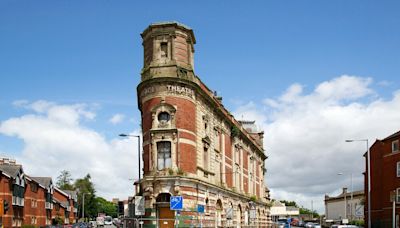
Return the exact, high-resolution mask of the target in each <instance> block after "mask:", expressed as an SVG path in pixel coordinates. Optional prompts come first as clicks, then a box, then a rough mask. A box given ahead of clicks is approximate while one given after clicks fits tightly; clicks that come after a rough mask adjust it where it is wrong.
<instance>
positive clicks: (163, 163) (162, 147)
mask: <svg viewBox="0 0 400 228" xmlns="http://www.w3.org/2000/svg"><path fill="white" fill-rule="evenodd" d="M171 165H172V164H171V142H168V141H162V142H158V143H157V168H158V170H163V169H166V168H170V167H171Z"/></svg>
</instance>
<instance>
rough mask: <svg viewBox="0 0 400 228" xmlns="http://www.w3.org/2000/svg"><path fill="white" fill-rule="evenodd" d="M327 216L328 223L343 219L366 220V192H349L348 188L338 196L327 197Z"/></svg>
mask: <svg viewBox="0 0 400 228" xmlns="http://www.w3.org/2000/svg"><path fill="white" fill-rule="evenodd" d="M325 215H326V221H327V222H335V221H341V220H342V219H348V221H352V220H363V219H364V191H362V190H361V191H354V192H353V194H352V193H351V192H347V188H343V191H342V193H341V194H340V195H338V196H328V195H325Z"/></svg>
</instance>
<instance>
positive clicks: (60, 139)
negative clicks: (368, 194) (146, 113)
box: [0, 0, 400, 212]
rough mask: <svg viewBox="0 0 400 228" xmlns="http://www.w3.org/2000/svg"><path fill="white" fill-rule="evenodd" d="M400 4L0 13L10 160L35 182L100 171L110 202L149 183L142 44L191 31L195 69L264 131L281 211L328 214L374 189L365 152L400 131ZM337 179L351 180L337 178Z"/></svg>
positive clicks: (3, 128) (88, 5)
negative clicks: (367, 179) (173, 26)
mask: <svg viewBox="0 0 400 228" xmlns="http://www.w3.org/2000/svg"><path fill="white" fill-rule="evenodd" d="M399 10H400V3H399V2H398V1H379V2H372V1H368V2H367V1H363V0H354V1H345V0H338V1H317V0H315V1H289V0H287V1H252V4H248V3H245V2H244V1H224V0H221V1H201V2H200V1H199V2H191V4H187V2H186V1H180V0H177V1H174V2H169V3H168V4H165V2H162V1H152V3H135V2H133V1H118V2H115V1H113V2H110V1H105V0H104V1H103V0H100V1H99V0H96V1H90V0H88V1H77V0H76V1H74V0H72V1H50V0H49V1H39V2H38V1H15V0H3V1H1V2H0V34H1V35H0V50H1V51H0V79H1V81H0V156H2V157H10V158H15V159H16V160H17V162H18V163H21V164H23V165H24V169H25V172H27V173H28V174H30V175H33V176H52V177H53V178H56V177H57V176H58V174H59V173H60V171H61V170H63V169H66V170H69V171H70V172H71V173H72V176H73V178H79V177H82V176H83V175H85V174H87V173H90V174H91V176H92V178H93V181H94V183H95V185H96V188H97V192H98V194H99V195H101V196H103V197H105V198H107V199H111V198H113V197H119V198H127V196H128V195H131V194H132V193H133V187H132V182H133V180H134V179H137V141H136V139H135V138H129V139H121V138H119V137H118V134H120V133H131V134H139V133H140V125H139V122H140V113H139V111H138V109H137V99H136V86H137V84H138V83H139V79H140V70H141V67H142V61H143V60H142V54H143V50H142V44H141V38H140V33H141V32H142V31H143V30H144V29H145V28H146V27H147V26H148V25H149V24H150V23H152V22H157V21H171V20H176V21H180V22H182V23H185V24H187V25H188V26H190V27H192V28H193V29H194V32H195V36H196V39H197V44H196V46H195V49H196V52H195V71H196V73H197V74H198V76H199V77H200V78H201V79H202V80H203V81H204V82H205V83H206V84H207V85H208V86H209V87H210V88H211V89H213V90H216V91H217V92H218V94H219V95H221V96H223V98H224V101H223V102H224V105H225V106H226V107H227V108H228V109H229V110H230V111H231V112H232V113H233V114H234V115H235V116H236V117H237V118H238V119H253V120H256V121H257V122H256V123H258V125H259V127H260V129H262V130H264V131H265V142H264V143H265V149H266V153H267V155H268V156H269V158H268V160H267V169H268V173H267V176H266V182H267V184H268V187H269V188H270V189H271V191H272V197H273V198H276V199H286V200H296V201H297V202H298V203H299V204H300V205H303V206H305V207H308V208H310V207H311V201H313V206H314V209H316V210H318V211H320V212H322V211H323V197H324V195H325V194H329V195H335V194H338V193H339V192H340V189H341V188H342V187H349V188H350V185H351V184H350V176H351V175H352V176H353V185H354V190H360V189H362V186H363V179H362V172H363V161H364V160H363V157H362V155H363V153H364V152H365V151H366V144H365V142H353V143H345V140H346V139H369V142H370V144H372V143H373V142H374V140H375V139H376V138H384V137H386V136H388V135H390V134H392V133H394V132H396V131H398V130H399V129H400V77H399V73H400V68H399V67H398V66H399V65H400V42H398V41H399V40H400V31H399V29H398V24H399V23H400V15H399V14H398V12H399ZM338 173H343V175H341V176H339V175H337V174H338Z"/></svg>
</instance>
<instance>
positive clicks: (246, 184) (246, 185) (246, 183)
mask: <svg viewBox="0 0 400 228" xmlns="http://www.w3.org/2000/svg"><path fill="white" fill-rule="evenodd" d="M243 188H244V189H243V190H244V192H245V193H249V179H248V178H247V177H245V176H244V177H243Z"/></svg>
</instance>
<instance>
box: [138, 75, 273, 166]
mask: <svg viewBox="0 0 400 228" xmlns="http://www.w3.org/2000/svg"><path fill="white" fill-rule="evenodd" d="M196 79H197V80H198V81H197V80H196V81H190V80H186V79H182V78H178V77H156V78H150V79H147V80H144V81H142V82H141V83H140V84H139V85H138V86H137V94H140V91H141V89H142V88H143V87H145V86H147V85H149V84H152V83H157V82H158V83H163V82H171V83H182V84H185V85H189V86H191V87H192V88H193V89H195V90H196V92H197V94H199V95H201V96H202V97H203V99H204V100H205V101H207V102H208V103H209V106H210V107H212V108H213V109H214V111H215V112H216V113H217V114H218V115H219V116H220V117H221V118H222V119H223V120H225V121H226V122H228V124H229V125H231V126H236V127H237V128H238V129H239V130H240V136H241V138H242V139H244V140H246V141H247V142H248V143H249V144H250V145H251V148H253V150H255V151H257V153H258V154H259V155H260V156H261V158H262V159H263V160H265V159H267V158H268V157H267V156H266V155H265V154H264V149H263V148H261V146H260V145H258V143H257V142H256V141H255V139H253V138H252V137H251V136H250V134H249V133H248V132H245V131H244V130H243V129H242V127H241V125H240V124H239V123H238V122H237V121H236V120H235V119H234V118H233V115H232V114H231V113H230V112H229V111H228V110H226V109H225V107H224V106H223V105H222V104H221V102H219V101H218V100H217V99H216V98H214V97H212V95H210V94H209V93H211V91H210V90H209V89H208V88H207V87H206V86H205V85H204V84H203V83H202V82H201V81H200V79H199V78H198V77H197V76H196ZM201 86H203V87H204V89H202V88H201ZM205 90H208V91H207V92H209V93H207V92H206V91H205ZM140 99H141V98H140V96H138V104H139V109H140V110H142V107H141V102H140Z"/></svg>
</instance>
